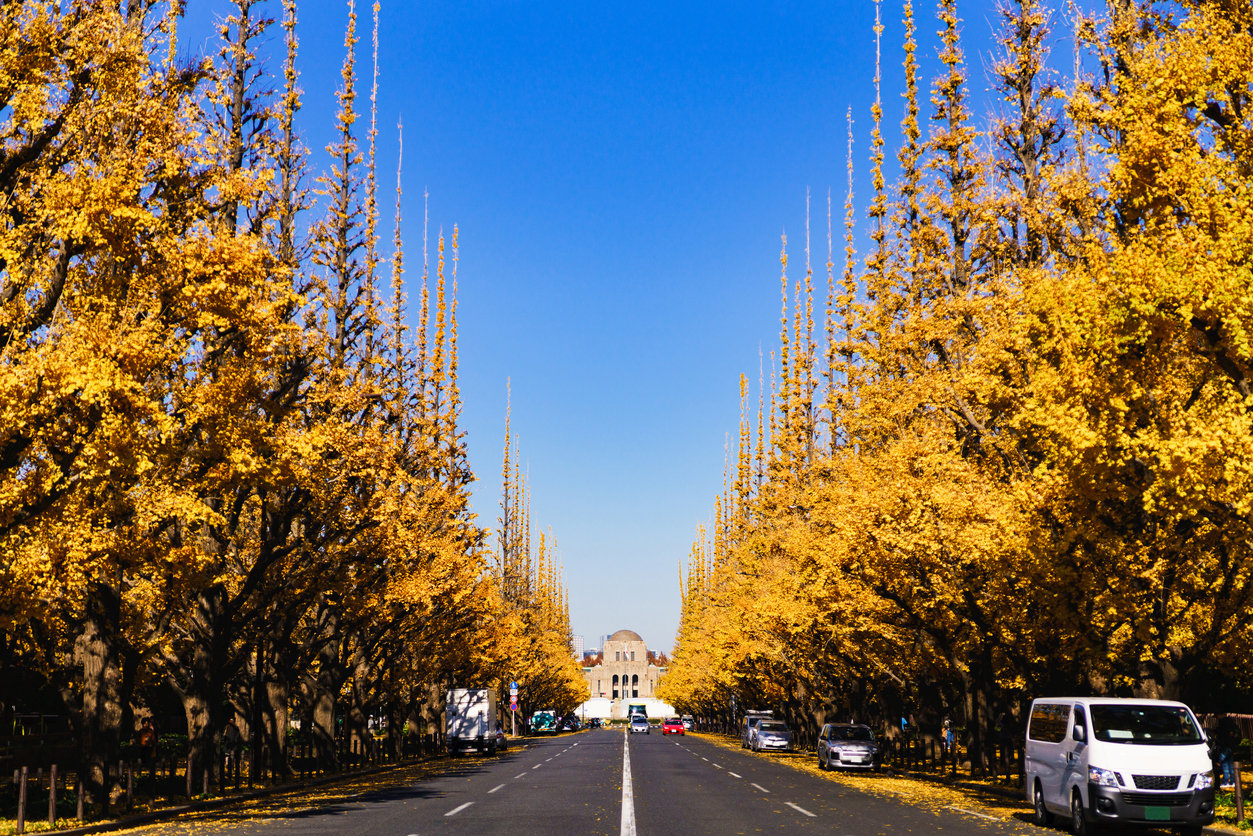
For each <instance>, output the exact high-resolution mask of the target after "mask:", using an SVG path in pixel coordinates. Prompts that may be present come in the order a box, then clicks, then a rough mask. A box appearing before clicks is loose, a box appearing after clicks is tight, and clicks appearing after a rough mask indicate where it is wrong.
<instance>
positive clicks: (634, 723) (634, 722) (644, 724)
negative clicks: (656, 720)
mask: <svg viewBox="0 0 1253 836" xmlns="http://www.w3.org/2000/svg"><path fill="white" fill-rule="evenodd" d="M652 728H653V727H652V726H651V725H649V723H648V718H647V717H644V716H643V715H640V714H636V715H634V716H633V717H631V734H635V733H636V732H644V734H652Z"/></svg>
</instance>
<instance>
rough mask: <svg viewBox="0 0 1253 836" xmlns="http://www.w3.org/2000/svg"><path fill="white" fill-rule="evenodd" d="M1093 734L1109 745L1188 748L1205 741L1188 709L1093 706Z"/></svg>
mask: <svg viewBox="0 0 1253 836" xmlns="http://www.w3.org/2000/svg"><path fill="white" fill-rule="evenodd" d="M1090 708H1091V712H1092V734H1093V735H1094V736H1095V737H1096V739H1097V740H1101V741H1104V742H1106V743H1135V744H1138V745H1145V744H1149V745H1153V746H1187V745H1192V744H1196V743H1200V742H1202V741H1203V740H1204V738H1203V737H1202V736H1201V730H1200V729H1198V728H1197V726H1196V722H1195V721H1194V720H1193V719H1192V714H1191V713H1190V712H1189V711H1188V709H1186V708H1183V707H1182V706H1177V705H1135V704H1132V705H1113V704H1106V705H1100V704H1097V705H1092V706H1090Z"/></svg>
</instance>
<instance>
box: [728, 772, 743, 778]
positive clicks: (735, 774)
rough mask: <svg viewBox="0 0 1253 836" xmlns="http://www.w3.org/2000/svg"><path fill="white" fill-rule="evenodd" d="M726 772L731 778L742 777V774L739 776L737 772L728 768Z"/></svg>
mask: <svg viewBox="0 0 1253 836" xmlns="http://www.w3.org/2000/svg"><path fill="white" fill-rule="evenodd" d="M727 774H728V775H730V776H731V777H732V778H741V777H743V776H741V775H740V774H739V773H738V772H731V771H730V770H728V771H727Z"/></svg>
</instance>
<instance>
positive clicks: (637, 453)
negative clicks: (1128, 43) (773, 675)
mask: <svg viewBox="0 0 1253 836" xmlns="http://www.w3.org/2000/svg"><path fill="white" fill-rule="evenodd" d="M262 5H263V7H264V6H270V9H269V10H268V11H269V13H270V14H271V15H273V16H275V17H281V7H280V4H279V3H278V2H277V0H271V2H270V3H267V4H262ZM993 8H994V7H993V5H992V3H991V2H988V0H979V2H977V3H961V4H959V9H960V13H961V15H962V17H963V18H964V19H965V21H966V23H965V30H966V49H967V54H968V57H969V60H970V63H971V65H972V68H973V69H972V83H971V88H972V92H973V93H974V94H976V95H977V96H978V95H982V91H983V90H984V88H986V86H987V85H986V82H985V81H984V77H983V69H982V68H983V67H984V66H986V64H987V61H988V53H989V49H990V40H989V37H988V31H989V27H990V26H991V25H992V23H993ZM224 9H225V6H224V4H222V3H221V2H220V0H212V1H211V2H209V1H208V0H192V2H191V3H190V4H189V8H188V19H187V21H186V23H185V24H184V28H183V35H184V43H183V51H185V52H189V53H195V52H205V51H212V50H215V49H216V47H215V46H213V45H211V44H209V43H208V42H207V41H206V33H207V32H208V31H209V26H208V24H209V22H210V21H211V20H212V19H213V18H214V16H215V15H218V14H221V13H223V11H224ZM357 11H358V18H359V24H358V25H359V35H360V37H361V39H362V44H361V46H360V48H359V49H360V51H359V56H358V57H359V64H358V68H359V78H360V84H361V88H360V89H361V91H362V98H361V103H362V106H363V107H364V106H366V105H367V101H366V99H367V97H368V84H369V73H370V63H369V62H370V54H369V40H370V32H369V27H370V7H369V6H368V5H365V4H361V5H359V7H358V10H357ZM918 12H919V14H921V15H923V16H924V17H922V18H920V20H919V30H920V41H921V43H920V58H921V59H922V60H923V62H924V69H926V66H925V65H929V64H933V63H934V56H935V53H936V49H935V37H934V33H935V31H936V29H937V26H936V24H935V19H934V16H933V12H932V9H931V7H928V6H921V7H920V8H919V9H918ZM883 18H884V25H885V32H884V36H883V37H884V40H883V55H884V57H883V76H884V80H883V90H884V92H883V101H884V108H885V133H886V135H887V139H888V143H889V145H888V155H889V160H891V159H892V156H893V154H894V149H895V142H894V137H895V136H896V135H897V133H898V131H897V125H898V124H899V122H900V118H901V113H902V100H901V98H900V92H901V90H902V89H903V87H902V82H901V70H900V62H901V50H900V41H901V37H902V31H901V29H902V27H901V25H900V23H899V19H900V7H899V5H885V7H884V12H883ZM299 21H300V22H299V26H298V34H299V37H300V40H301V58H300V71H301V86H302V87H303V89H304V103H305V107H304V110H303V111H302V114H301V117H300V124H301V129H302V133H303V137H304V141H305V143H306V145H308V146H309V147H310V148H312V149H314V154H313V157H312V168H313V170H314V172H320V171H322V170H323V169H325V167H326V165H327V163H326V155H325V153H324V152H323V151H322V149H323V147H324V146H325V145H326V143H327V142H328V141H329V140H330V137H331V131H332V128H333V124H332V116H333V113H334V109H335V91H336V89H337V87H338V86H339V84H340V80H339V69H340V65H341V63H342V60H343V54H344V50H343V33H344V26H345V24H346V21H347V6H346V4H345V3H338V2H306V3H303V4H301V8H300V10H299ZM381 21H382V26H381V35H380V39H381V44H380V77H379V85H380V90H379V125H380V140H379V142H380V146H379V172H380V174H379V176H380V180H381V183H382V184H383V192H384V195H383V201H384V205H383V210H382V215H383V217H384V219H385V230H384V234H383V237H384V240H387V241H390V240H391V232H390V219H391V217H392V214H393V208H392V206H391V202H392V200H393V198H392V195H393V190H394V184H395V172H396V146H397V143H396V139H395V136H396V134H395V124H396V122H397V120H398V119H403V122H404V164H403V174H402V181H403V186H404V190H405V198H404V205H403V209H402V211H403V214H404V220H403V223H402V233H403V235H404V238H405V247H406V265H407V268H408V276H409V277H410V280H411V281H416V280H417V278H418V277H419V275H420V267H419V261H420V253H421V245H422V212H423V207H422V194H423V192H424V190H425V191H429V193H430V214H431V226H432V237H433V236H434V235H435V234H437V233H438V230H439V228H440V227H441V226H442V227H443V228H444V229H445V230H446V231H450V230H451V227H452V225H453V224H454V223H455V224H457V225H458V226H459V228H460V242H461V259H460V267H459V282H460V294H459V299H460V303H459V317H460V326H461V330H460V339H461V343H460V346H461V354H460V360H461V369H460V371H461V384H462V394H463V399H464V420H463V426H464V428H465V429H466V431H467V433H468V444H469V448H470V456H471V463H472V466H473V468H474V470H475V473H476V475H477V476H478V478H479V482H478V484H477V485H476V487H475V492H474V507H475V509H476V511H477V513H478V514H479V523H480V524H481V525H486V526H493V525H494V524H495V521H496V517H497V515H498V510H499V509H498V503H499V491H500V468H501V452H502V447H503V434H504V420H505V403H506V381H511V385H512V426H513V432H514V434H515V437H516V438H517V439H518V442H519V444H520V446H521V452H522V456H523V466H524V468H525V470H526V471H527V473H528V474H529V480H530V490H531V500H532V504H531V510H532V518H533V521H534V523H535V524H536V526H537V529H543V530H551V532H552V535H553V536H554V537H555V539H556V543H557V549H558V552H559V556H560V559H561V561H562V562H563V564H564V567H565V579H566V583H567V587H568V589H569V592H570V614H571V621H572V626H573V628H574V632H575V633H576V634H582V635H583V636H584V637H585V640H586V643H587V646H588V647H594V646H596V645H597V642H598V637H599V636H600V635H602V634H607V633H612V632H614V631H615V630H618V629H623V628H627V629H632V630H635V631H636V632H638V633H639V634H640V635H642V636H643V637H644V639H645V640H646V641H647V642H648V645H649V646H650V647H652V648H655V649H661V650H666V651H669V650H670V649H671V647H672V644H673V641H674V636H675V632H676V630H677V627H678V620H679V609H680V600H679V571H680V567H686V563H687V557H688V553H689V550H690V547H691V544H692V541H693V539H694V537H695V535H696V531H697V526H698V525H700V524H701V523H702V522H708V521H709V520H710V518H711V516H712V509H713V502H714V497H715V495H716V494H717V493H718V492H719V491H720V490H721V487H722V474H723V463H724V456H725V447H724V445H725V443H726V440H727V436H728V434H731V437H732V443H734V435H735V433H736V428H737V423H738V410H739V393H738V379H739V375H740V373H742V372H743V373H747V374H748V375H749V376H750V379H751V380H752V382H753V384H754V387H755V385H756V379H757V374H758V368H759V352H764V353H765V354H766V364H767V374H769V352H770V351H772V350H773V349H774V348H775V347H776V346H777V343H778V317H779V263H778V256H779V249H780V235H781V234H783V233H784V232H786V233H787V235H788V238H789V250H790V257H791V265H790V268H789V273H790V274H791V275H792V276H796V275H803V271H804V253H803V249H804V239H805V195H806V191H807V190H810V191H811V192H812V200H813V204H812V213H813V224H812V227H813V232H812V236H813V242H812V246H813V261H814V264H815V267H816V272H818V273H819V274H823V272H824V271H823V268H822V266H821V265H822V264H823V263H824V262H825V260H826V227H825V225H826V195H827V192H828V190H830V191H831V193H832V197H833V201H834V203H835V213H836V223H837V226H838V224H839V222H840V221H839V218H840V217H841V216H842V207H843V199H844V198H843V196H844V191H845V181H846V171H845V145H846V129H845V111H846V109H847V108H849V107H851V108H852V109H853V118H854V120H855V123H856V124H855V143H856V146H855V150H854V164H855V166H856V168H857V178H856V179H857V184H856V186H855V191H856V198H855V200H856V203H857V206H858V208H859V209H861V208H864V206H865V204H866V201H867V198H868V179H869V178H868V168H869V166H868V162H867V154H868V147H869V131H870V105H871V102H872V101H873V96H874V90H873V75H874V34H873V31H872V25H873V21H874V5H873V3H871V2H869V0H860V2H855V3H844V2H837V3H824V2H809V0H805V1H804V2H791V3H725V2H723V3H716V4H714V3H685V4H683V3H680V4H675V3H655V2H632V3H622V4H612V3H611V4H597V5H595V6H592V5H589V4H574V3H561V4H558V3H535V2H496V3H483V2H461V3H447V2H440V3H410V2H404V3H402V2H396V0H393V1H392V2H390V3H389V2H384V3H383V6H382V11H381ZM1054 23H1055V27H1056V29H1057V31H1058V34H1057V35H1056V36H1055V38H1056V39H1059V41H1060V42H1059V43H1058V45H1057V46H1058V49H1059V50H1061V49H1065V48H1066V43H1067V41H1068V36H1067V34H1066V27H1065V26H1064V23H1063V22H1062V21H1061V20H1060V19H1058V20H1055V21H1054ZM272 31H273V36H272V38H273V40H272V44H271V46H272V48H273V50H274V53H275V56H276V62H277V60H278V56H279V55H280V53H281V49H282V47H281V43H280V30H279V29H278V28H277V27H275V28H274V29H273V30H272ZM274 68H275V71H276V72H277V71H278V64H277V63H275V65H274ZM275 83H276V84H277V83H278V82H277V81H276V82H275ZM924 95H925V88H924ZM976 110H978V108H976ZM367 119H368V116H367ZM361 124H362V131H363V132H364V130H365V128H366V127H367V126H368V121H363V122H362V123H361ZM889 177H890V175H889ZM836 235H837V237H838V236H839V235H840V231H839V229H838V228H837V231H836ZM840 250H841V247H840V244H839V242H838V241H837V244H836V251H837V261H838V259H839V257H840V256H839V253H840ZM838 269H839V268H838V267H837V270H838ZM820 277H821V278H822V279H823V280H824V281H825V275H821V276H820ZM410 292H411V295H412V296H413V297H414V298H415V299H416V284H415V285H411V286H410ZM824 292H825V291H824ZM754 398H755V395H754Z"/></svg>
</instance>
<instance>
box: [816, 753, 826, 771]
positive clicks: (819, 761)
mask: <svg viewBox="0 0 1253 836" xmlns="http://www.w3.org/2000/svg"><path fill="white" fill-rule="evenodd" d="M818 768H819V769H826V768H827V765H826V764H825V763H823V762H822V753H821V752H819V753H818Z"/></svg>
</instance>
